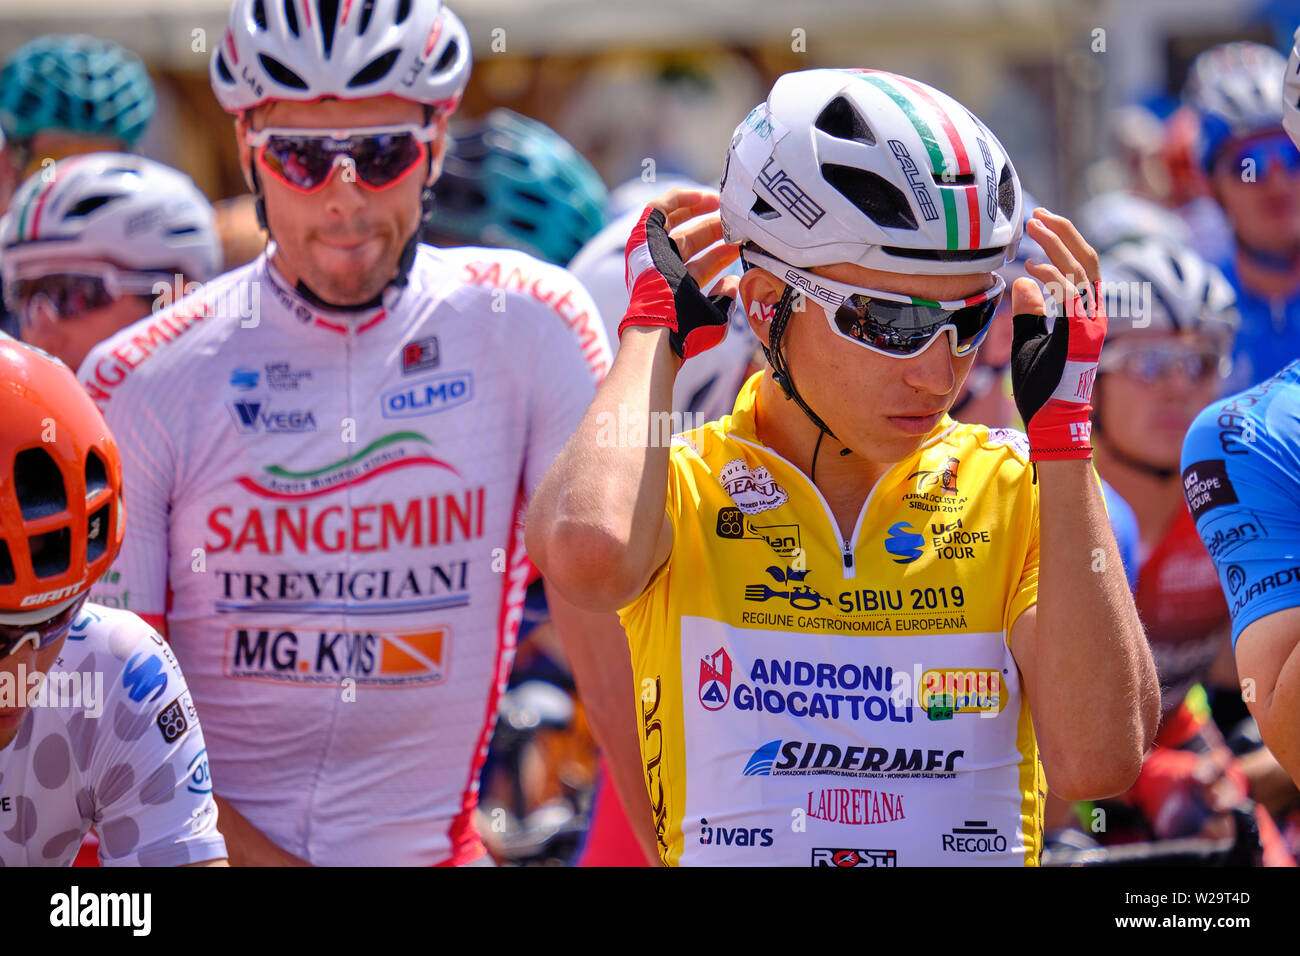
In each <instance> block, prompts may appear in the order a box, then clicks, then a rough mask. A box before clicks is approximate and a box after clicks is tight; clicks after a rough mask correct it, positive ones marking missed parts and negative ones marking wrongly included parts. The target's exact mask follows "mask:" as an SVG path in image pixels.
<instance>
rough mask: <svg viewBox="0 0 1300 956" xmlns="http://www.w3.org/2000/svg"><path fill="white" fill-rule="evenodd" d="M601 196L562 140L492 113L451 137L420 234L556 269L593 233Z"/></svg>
mask: <svg viewBox="0 0 1300 956" xmlns="http://www.w3.org/2000/svg"><path fill="white" fill-rule="evenodd" d="M608 197H609V191H608V190H607V189H606V188H605V184H604V182H602V181H601V178H600V175H599V174H598V173H597V172H596V170H595V169H594V168H593V167H592V165H591V163H589V162H587V160H586V159H585V158H584V157H583V156H582V154H581V153H579V152H578V151H577V150H576V149H574V148H573V147H572V146H571V145H569V143H568V141H567V140H565V139H564V138H563V137H561V136H560V135H559V134H558V133H556V132H555V131H554V130H552V129H551V128H550V127H548V126H546V125H544V124H542V123H539V122H537V121H536V120H533V119H529V118H528V117H526V116H520V115H519V114H518V113H515V112H512V111H511V110H507V109H495V110H493V111H492V112H490V113H489V114H488V115H487V116H486V117H485V118H484V119H483V120H482V121H480V122H476V123H474V124H473V125H470V126H465V127H462V128H461V129H460V130H459V131H457V133H456V134H455V135H453V136H452V137H451V141H450V143H449V144H448V147H447V156H446V159H445V160H444V162H443V167H442V175H441V176H439V177H438V181H437V182H436V183H435V184H434V207H433V216H432V217H431V218H430V220H429V223H428V231H427V235H429V234H431V235H429V238H432V239H435V240H436V239H439V238H443V237H446V238H449V239H451V240H453V241H460V242H467V243H483V244H486V245H492V246H506V247H509V248H513V249H522V250H523V251H524V252H528V253H530V254H532V255H535V256H538V257H539V258H542V259H546V260H548V261H550V262H555V263H559V264H560V265H563V264H565V263H567V262H568V261H569V260H570V259H572V258H573V256H574V255H575V254H576V253H577V251H578V250H579V249H581V248H582V246H583V245H584V244H585V243H586V241H587V240H588V239H590V238H591V237H592V236H594V235H595V234H596V233H597V232H599V231H600V228H601V226H602V225H603V224H604V209H605V202H606V200H607V199H608Z"/></svg>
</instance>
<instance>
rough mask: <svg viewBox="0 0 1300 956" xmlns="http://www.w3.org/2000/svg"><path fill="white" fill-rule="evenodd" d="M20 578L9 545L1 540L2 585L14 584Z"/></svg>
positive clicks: (0, 577) (0, 568)
mask: <svg viewBox="0 0 1300 956" xmlns="http://www.w3.org/2000/svg"><path fill="white" fill-rule="evenodd" d="M16 580H18V575H16V574H15V573H14V562H13V559H12V558H10V557H9V545H7V544H5V542H3V541H0V585H7V584H13V583H14V581H16Z"/></svg>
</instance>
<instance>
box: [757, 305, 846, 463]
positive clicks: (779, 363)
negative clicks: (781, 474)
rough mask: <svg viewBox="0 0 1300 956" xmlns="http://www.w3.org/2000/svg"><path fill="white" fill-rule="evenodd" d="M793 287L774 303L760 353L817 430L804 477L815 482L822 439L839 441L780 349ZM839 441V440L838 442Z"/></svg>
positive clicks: (790, 309) (842, 454)
mask: <svg viewBox="0 0 1300 956" xmlns="http://www.w3.org/2000/svg"><path fill="white" fill-rule="evenodd" d="M794 297H795V290H794V288H793V287H792V286H788V285H787V286H786V287H785V292H783V293H782V294H781V301H780V302H778V303H777V304H776V308H775V309H774V310H773V315H772V327H771V329H770V330H769V331H768V339H767V340H768V342H769V345H765V346H763V355H765V356H766V357H767V361H768V364H769V365H771V366H772V381H774V382H776V384H777V385H779V386H780V387H781V391H782V392H784V393H785V397H786V398H788V399H791V400H793V401H794V403H795V404H796V405H798V406H799V408H801V409H802V410H803V413H804V414H805V415H807V416H808V418H809V420H810V421H811V422H812V423H813V424H814V425H816V426H817V428H818V430H819V434H818V435H817V444H816V445H815V446H813V458H812V467H811V468H810V469H809V474H808V477H809V479H810V480H811V481H812V482H813V484H816V483H817V454H818V452H820V451H821V447H822V439H823V438H825V437H826V436H827V435H830V436H831V437H832V438H834V439H835V440H836V441H840V440H839V438H837V437H836V435H835V433H834V432H833V431H831V430H830V427H829V426H828V425H827V424H826V423H825V422H824V421H822V420H821V417H820V416H819V415H818V414H817V413H816V412H814V411H813V410H812V409H811V408H809V407H808V403H807V402H805V401H804V399H803V396H802V395H800V394H799V389H797V388H796V387H795V384H794V379H793V378H791V377H790V368H789V366H787V365H786V363H785V353H784V352H783V351H782V349H781V340H782V338H783V337H784V336H785V327H786V324H787V323H788V322H789V321H790V315H791V313H792V312H793V311H794ZM840 444H841V445H843V444H844V443H843V442H840ZM849 454H852V449H851V448H848V447H847V446H846V447H844V448H842V449H841V450H840V457H841V458H843V457H844V456H845V455H849Z"/></svg>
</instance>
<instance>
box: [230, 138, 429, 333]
mask: <svg viewBox="0 0 1300 956" xmlns="http://www.w3.org/2000/svg"><path fill="white" fill-rule="evenodd" d="M432 169H433V152H432V150H430V151H428V152H426V154H425V167H424V173H425V178H426V179H427V178H428V175H429V171H430V170H432ZM249 171H250V172H251V173H252V180H253V199H254V208H255V209H256V211H257V224H258V225H259V226H261V227H262V230H263V231H264V232H265V233H266V234H267V235H268V236H270V237H271V239H272V240H274V239H275V236H273V235H271V227H270V225H269V224H268V222H267V220H266V197H265V196H263V195H262V185H261V183H260V182H259V181H258V179H257V164H256V163H254V164H252V165H251V166H250V167H249ZM432 215H433V187H432V186H425V187H424V188H423V189H422V190H421V191H420V220H419V222H418V223H416V226H415V231H414V232H413V233H411V237H410V238H409V239H407V240H406V245H404V246H402V252H401V254H400V255H399V256H398V257H397V274H396V275H394V276H393V278H391V279H389V280H388V282H387V284H386V285H385V286H384V288H383V289H380V290H379V292H378V293H376V294H375V297H374V298H373V299H371V300H370V301H369V302H363V303H361V304H360V305H339V304H337V303H334V302H329V301H327V300H325V299H322V298H321V297H320V296H319V295H317V294H316V293H315V292H314V291H313V290H312V289H311V287H310V286H308V285H307V284H306V283H305V282H303V281H302V280H301V279H299V280H298V282H297V283H296V285H295V286H294V291H296V292H297V293H298V295H300V296H302V297H303V298H304V299H306V300H307V301H308V302H310V303H311V304H312V305H314V306H316V307H317V308H318V309H326V310H328V311H330V312H364V311H367V310H368V309H377V308H379V307H380V306H381V305H383V304H384V290H385V289H387V288H388V286H392V287H393V288H395V289H403V288H405V287H406V283H407V280H408V279H409V278H410V275H411V266H412V265H414V264H415V253H416V246H418V245H419V243H420V233H421V232H422V231H423V228H424V224H425V223H426V222H428V221H429V217H430V216H432Z"/></svg>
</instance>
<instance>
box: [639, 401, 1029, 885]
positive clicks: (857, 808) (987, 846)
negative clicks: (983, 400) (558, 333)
mask: <svg viewBox="0 0 1300 956" xmlns="http://www.w3.org/2000/svg"><path fill="white" fill-rule="evenodd" d="M757 392H758V376H755V377H754V378H751V379H750V380H749V382H747V383H746V385H745V387H744V388H743V389H742V391H741V393H740V396H739V397H738V399H737V401H736V406H735V409H734V411H733V413H732V414H731V415H730V416H727V417H724V418H722V419H721V420H720V421H717V422H710V423H709V424H707V425H705V426H703V427H702V428H698V429H695V430H694V431H691V432H687V433H685V434H684V435H682V436H679V437H676V438H674V441H673V448H672V449H671V453H670V467H669V473H668V498H667V513H668V518H669V520H670V521H671V522H672V527H673V549H672V554H671V555H670V557H669V559H668V561H667V562H665V564H664V566H663V567H662V568H660V569H659V571H658V572H656V574H655V576H654V577H653V578H651V580H650V582H649V584H648V585H647V586H646V589H645V591H644V592H643V593H642V594H641V596H640V597H638V598H637V599H636V600H635V601H633V602H632V603H631V604H630V605H628V606H627V607H625V608H623V609H622V610H621V611H620V617H621V618H622V621H623V625H624V628H625V629H626V631H627V634H628V640H629V642H630V645H631V651H632V667H633V671H634V674H635V677H636V684H637V688H638V706H639V708H640V730H641V734H640V736H641V741H640V743H641V753H642V758H643V761H644V764H645V772H646V782H647V785H648V787H649V791H650V802H651V806H652V808H653V812H654V815H655V825H656V829H657V831H658V839H659V853H660V856H661V857H662V858H663V860H664V862H666V863H668V864H670V865H675V864H683V865H755V864H758V865H761V864H769V865H785V866H911V865H928V866H942V865H958V866H960V865H990V864H1001V865H1036V864H1037V863H1038V857H1039V851H1040V849H1041V842H1042V840H1041V831H1042V796H1043V793H1044V792H1045V791H1046V784H1045V781H1044V778H1043V772H1042V764H1041V763H1040V761H1039V758H1038V748H1037V744H1036V742H1035V740H1034V729H1033V725H1032V723H1031V722H1030V715H1029V707H1028V705H1027V703H1026V701H1025V699H1024V696H1023V695H1022V694H1021V690H1020V679H1019V673H1018V671H1017V669H1016V664H1015V661H1014V659H1013V658H1012V656H1011V651H1010V649H1009V647H1008V633H1009V630H1010V628H1011V626H1012V624H1013V623H1014V622H1015V620H1016V618H1017V617H1018V616H1019V615H1020V613H1021V612H1022V611H1024V610H1026V609H1027V608H1029V607H1031V606H1032V605H1033V604H1035V603H1036V601H1037V593H1038V487H1037V485H1036V484H1035V483H1034V481H1033V477H1032V473H1031V469H1030V466H1029V447H1028V442H1027V441H1026V439H1025V436H1024V434H1023V433H1022V432H1019V431H1015V430H1014V429H1001V428H989V427H987V426H984V425H967V424H960V423H956V422H954V421H952V419H950V418H948V417H947V416H945V417H944V419H943V421H942V422H941V423H940V425H939V426H937V427H936V429H935V431H934V432H933V433H932V434H931V435H930V436H928V437H927V439H926V441H925V443H924V444H923V445H922V446H921V448H920V449H919V450H918V451H917V452H916V453H915V454H914V455H912V457H910V458H909V459H907V460H906V461H902V462H899V463H898V464H896V465H894V466H893V467H892V468H891V469H890V470H889V471H888V472H887V473H886V474H885V475H884V476H883V477H882V478H881V479H880V480H879V481H878V482H877V484H876V486H875V487H874V488H873V489H872V490H871V493H870V494H869V495H868V496H867V500H866V502H865V503H864V505H863V507H862V511H861V513H860V514H859V516H858V521H857V526H856V527H855V528H854V529H853V534H852V536H851V537H850V538H849V539H848V540H847V541H846V540H844V538H843V537H842V535H841V533H840V531H839V529H838V526H837V524H836V522H835V519H834V517H833V516H832V514H831V510H830V507H829V506H828V505H827V503H826V500H825V499H824V498H823V497H822V495H821V492H820V491H819V490H818V489H817V487H816V486H815V485H813V483H812V482H811V481H810V480H809V479H808V477H807V476H806V475H805V474H804V473H803V472H802V471H800V470H799V469H798V468H797V467H795V466H794V465H793V464H791V463H790V462H789V461H787V460H786V459H784V458H782V457H781V456H780V455H778V454H776V453H775V452H773V451H772V449H770V448H767V447H765V446H764V445H763V444H761V443H760V442H759V440H758V438H757V435H756V432H755V409H754V406H755V400H756V396H757Z"/></svg>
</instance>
